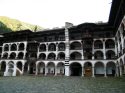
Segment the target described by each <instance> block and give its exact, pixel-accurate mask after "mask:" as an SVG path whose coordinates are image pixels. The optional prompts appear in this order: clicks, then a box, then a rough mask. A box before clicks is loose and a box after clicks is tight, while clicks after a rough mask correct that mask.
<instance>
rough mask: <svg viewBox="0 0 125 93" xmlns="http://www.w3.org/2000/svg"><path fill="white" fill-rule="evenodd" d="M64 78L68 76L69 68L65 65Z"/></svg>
mask: <svg viewBox="0 0 125 93" xmlns="http://www.w3.org/2000/svg"><path fill="white" fill-rule="evenodd" d="M65 76H70V71H69V66H68V65H67V66H66V65H65Z"/></svg>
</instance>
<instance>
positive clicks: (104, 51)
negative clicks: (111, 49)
mask: <svg viewBox="0 0 125 93" xmlns="http://www.w3.org/2000/svg"><path fill="white" fill-rule="evenodd" d="M103 53H104V59H106V50H105V40H103Z"/></svg>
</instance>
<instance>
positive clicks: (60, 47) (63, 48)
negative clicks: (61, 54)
mask: <svg viewBox="0 0 125 93" xmlns="http://www.w3.org/2000/svg"><path fill="white" fill-rule="evenodd" d="M58 50H59V51H65V43H59V44H58Z"/></svg>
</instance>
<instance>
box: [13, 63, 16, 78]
mask: <svg viewBox="0 0 125 93" xmlns="http://www.w3.org/2000/svg"><path fill="white" fill-rule="evenodd" d="M12 76H16V64H14V68H13V75H12Z"/></svg>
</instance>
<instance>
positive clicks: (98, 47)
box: [94, 40, 103, 49]
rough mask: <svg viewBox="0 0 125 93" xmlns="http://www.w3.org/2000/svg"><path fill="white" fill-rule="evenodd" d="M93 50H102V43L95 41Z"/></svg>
mask: <svg viewBox="0 0 125 93" xmlns="http://www.w3.org/2000/svg"><path fill="white" fill-rule="evenodd" d="M94 48H95V49H102V48H103V43H102V41H101V40H96V41H95V42H94Z"/></svg>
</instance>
